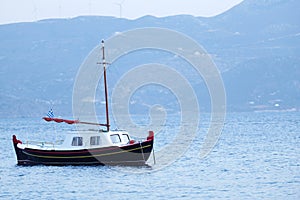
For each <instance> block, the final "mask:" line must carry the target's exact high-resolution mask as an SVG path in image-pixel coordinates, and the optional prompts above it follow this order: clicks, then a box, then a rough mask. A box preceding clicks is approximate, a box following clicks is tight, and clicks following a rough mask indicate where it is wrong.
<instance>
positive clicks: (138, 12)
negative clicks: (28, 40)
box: [0, 0, 243, 24]
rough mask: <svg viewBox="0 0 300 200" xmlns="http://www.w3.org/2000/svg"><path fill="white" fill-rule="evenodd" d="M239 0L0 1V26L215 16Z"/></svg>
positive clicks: (239, 0) (240, 0)
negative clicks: (85, 19)
mask: <svg viewBox="0 0 300 200" xmlns="http://www.w3.org/2000/svg"><path fill="white" fill-rule="evenodd" d="M242 1H243V0H0V24H9V23H15V22H29V21H37V20H41V19H49V18H73V17H77V16H82V15H98V16H114V17H122V18H127V19H136V18H139V17H142V16H145V15H153V16H156V17H164V16H171V15H177V14H189V15H194V16H203V17H210V16H215V15H218V14H220V13H223V12H224V11H226V10H228V9H230V8H232V7H233V6H235V5H237V4H239V3H240V2H242Z"/></svg>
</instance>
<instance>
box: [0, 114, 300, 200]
mask: <svg viewBox="0 0 300 200" xmlns="http://www.w3.org/2000/svg"><path fill="white" fill-rule="evenodd" d="M208 119H209V117H208V116H206V117H205V115H204V117H202V119H201V120H202V122H201V127H200V129H199V133H197V136H196V138H195V139H194V140H193V142H192V143H191V145H190V146H189V147H188V148H187V150H186V152H185V153H184V154H183V156H181V157H180V158H179V159H177V160H176V161H175V162H173V163H171V164H169V165H168V166H167V167H164V168H162V169H159V170H154V168H155V167H154V168H151V167H139V168H137V167H107V166H104V167H103V166H102V167H95V166H93V167H80V166H79V167H75V166H65V167H51V166H33V167H21V166H17V165H16V158H15V154H14V150H13V146H12V143H11V136H12V134H17V136H18V138H20V139H21V140H27V139H29V140H30V139H32V138H33V139H40V140H44V139H45V140H46V139H47V140H56V139H62V138H63V134H59V133H60V132H61V131H62V132H63V131H67V130H69V129H70V127H68V126H67V125H62V124H58V125H57V124H56V125H54V124H50V123H46V122H43V121H41V120H40V119H0V132H1V134H0V160H1V161H0V163H1V164H0V188H1V190H0V199H108V198H110V199H300V114H299V113H297V112H294V113H229V114H227V118H226V123H225V126H224V130H223V133H222V135H221V137H220V139H219V141H218V143H217V145H216V146H215V148H214V149H213V151H212V152H211V153H210V154H209V155H208V156H207V157H206V158H204V159H200V158H199V157H198V154H199V150H200V146H201V142H202V141H203V138H204V137H205V134H206V131H207V128H208V125H209V123H208V121H209V120H208ZM168 123H169V124H167V126H170V130H171V127H172V126H174V127H176V125H174V124H170V123H171V122H170V121H169V122H168ZM170 138H173V136H172V131H170V133H169V134H167V133H165V134H160V135H158V137H157V139H156V141H155V148H156V150H157V151H158V150H159V149H160V148H161V147H162V146H164V145H165V144H166V143H168V141H170V140H171V139H170ZM178 142H180V141H178ZM170 155H172V152H170ZM157 160H159V159H157ZM150 165H153V163H150ZM136 172H138V173H136Z"/></svg>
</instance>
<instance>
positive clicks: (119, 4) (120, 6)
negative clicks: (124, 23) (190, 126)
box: [115, 0, 125, 18]
mask: <svg viewBox="0 0 300 200" xmlns="http://www.w3.org/2000/svg"><path fill="white" fill-rule="evenodd" d="M124 1H125V0H123V1H121V2H120V3H115V4H116V5H118V6H119V8H120V18H122V5H123V3H124Z"/></svg>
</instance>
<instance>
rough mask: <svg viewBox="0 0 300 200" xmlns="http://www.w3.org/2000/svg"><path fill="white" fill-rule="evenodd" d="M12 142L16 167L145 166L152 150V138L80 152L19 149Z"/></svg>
mask: <svg viewBox="0 0 300 200" xmlns="http://www.w3.org/2000/svg"><path fill="white" fill-rule="evenodd" d="M18 143H20V141H13V145H14V149H15V152H16V156H17V161H18V163H17V164H18V165H132V166H140V165H145V164H146V161H147V160H148V158H149V156H150V154H151V152H152V149H153V138H151V139H148V140H145V141H143V142H137V143H134V144H128V145H126V146H120V147H119V146H110V147H101V148H94V149H82V150H42V149H32V148H26V147H25V148H24V149H23V148H19V147H18Z"/></svg>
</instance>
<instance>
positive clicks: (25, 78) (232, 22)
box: [0, 0, 300, 117]
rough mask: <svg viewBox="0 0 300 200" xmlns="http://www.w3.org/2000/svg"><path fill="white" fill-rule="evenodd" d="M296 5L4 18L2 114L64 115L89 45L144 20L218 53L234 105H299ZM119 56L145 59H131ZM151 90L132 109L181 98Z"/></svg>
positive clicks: (249, 2) (257, 2) (286, 0)
mask: <svg viewBox="0 0 300 200" xmlns="http://www.w3.org/2000/svg"><path fill="white" fill-rule="evenodd" d="M299 7H300V3H299V1H296V0H273V1H271V0H264V1H262V0H245V1H244V2H243V3H241V4H239V5H237V6H236V7H234V8H232V9H231V10H229V11H227V12H225V13H223V14H221V15H219V16H216V17H211V18H202V17H193V16H188V15H180V16H170V17H164V18H156V17H152V16H145V17H142V18H139V19H136V20H126V19H119V18H113V17H92V16H84V17H77V18H74V19H52V20H42V21H38V22H32V23H16V24H9V25H1V26H0V38H1V40H0V85H1V86H0V116H2V117H5V116H8V117H12V116H41V115H44V114H45V113H46V112H47V110H48V109H49V107H51V105H52V106H53V107H54V108H55V110H58V111H59V114H60V115H70V114H71V113H72V110H71V103H72V89H73V88H72V87H73V83H74V79H75V78H76V73H77V70H78V68H79V66H80V65H81V63H82V62H83V60H84V58H85V57H86V56H87V55H88V53H89V52H90V51H91V50H92V49H93V48H94V47H95V46H96V45H98V44H99V42H100V41H101V39H103V38H104V39H105V38H108V37H110V36H112V35H113V34H114V33H115V32H121V31H126V30H129V29H133V28H142V27H164V28H170V29H173V30H176V31H180V32H182V33H184V34H186V35H188V36H190V37H192V38H193V39H195V40H196V41H198V42H199V43H200V44H201V45H202V46H203V47H204V48H205V49H206V50H207V51H208V52H209V53H210V54H211V55H213V59H214V61H215V62H216V64H217V66H218V67H219V69H220V71H221V72H222V77H223V79H224V84H225V87H226V93H227V100H228V101H227V104H228V108H229V111H253V110H299V108H300V101H299V98H300V78H299V77H300V66H299V65H300V53H299V52H300V39H299V36H300V23H299V19H300V14H299V12H298V8H299ZM139 56H143V57H142V58H143V61H144V62H145V63H150V62H151V59H155V60H156V61H157V60H161V61H162V62H163V63H167V64H170V63H171V62H172V61H170V60H168V59H166V58H169V57H168V56H169V55H164V54H155V55H153V54H150V56H149V55H148V56H147V53H145V54H143V55H142V54H141V55H139ZM120 63H121V64H126V65H127V66H132V65H134V64H140V63H139V62H138V61H136V60H134V59H133V60H131V61H129V60H123V61H120ZM171 64H172V65H176V64H178V63H177V61H176V62H173V63H171ZM122 66H123V65H122ZM115 71H116V70H115ZM113 72H114V71H113ZM189 77H190V79H191V82H192V84H193V86H194V87H195V88H197V90H198V91H199V90H200V92H199V93H198V94H197V95H198V97H199V98H200V99H201V102H204V103H201V106H202V110H209V106H210V103H209V95H208V93H207V92H202V90H203V91H204V90H206V89H205V85H204V84H203V83H202V82H201V81H198V80H192V79H193V76H192V75H190V76H189ZM151 91H152V92H151ZM154 93H155V90H152V89H150V93H148V94H147V96H146V97H145V94H143V92H141V93H140V94H139V93H138V94H137V95H135V97H134V99H135V102H139V104H136V105H135V107H134V108H136V109H135V112H139V111H142V110H143V109H145V107H144V106H143V105H142V104H143V103H144V104H147V103H151V102H160V103H162V104H165V105H166V106H167V108H169V109H170V110H172V109H173V110H174V107H176V106H177V105H175V103H172V102H174V97H171V96H170V95H169V96H170V98H168V95H155V94H154ZM142 95H144V96H142ZM143 101H146V102H143ZM133 110H134V109H133Z"/></svg>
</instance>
